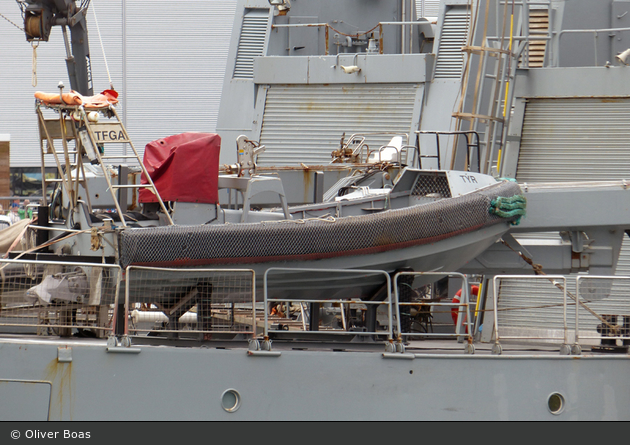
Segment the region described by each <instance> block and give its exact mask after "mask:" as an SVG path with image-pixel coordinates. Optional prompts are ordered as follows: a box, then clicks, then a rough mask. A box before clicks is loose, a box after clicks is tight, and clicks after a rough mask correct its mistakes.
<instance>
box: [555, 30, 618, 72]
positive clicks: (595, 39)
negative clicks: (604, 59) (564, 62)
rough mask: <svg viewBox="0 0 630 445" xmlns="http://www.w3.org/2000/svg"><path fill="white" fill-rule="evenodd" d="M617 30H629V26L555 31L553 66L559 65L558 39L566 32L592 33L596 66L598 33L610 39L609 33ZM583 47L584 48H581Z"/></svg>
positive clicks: (597, 60)
mask: <svg viewBox="0 0 630 445" xmlns="http://www.w3.org/2000/svg"><path fill="white" fill-rule="evenodd" d="M617 32H620V33H621V32H630V28H600V29H563V30H562V31H559V32H555V33H554V35H556V36H557V39H556V42H555V48H554V50H553V54H552V60H553V65H552V66H554V67H557V66H560V40H561V39H562V37H563V36H565V35H567V34H592V35H593V56H594V58H595V64H594V65H593V66H598V64H599V54H598V48H597V47H598V43H599V42H598V38H599V35H600V34H603V35H604V36H605V37H606V38H607V44H608V40H610V37H611V35H610V33H617ZM582 49H584V48H582Z"/></svg>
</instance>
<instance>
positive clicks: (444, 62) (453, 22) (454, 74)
mask: <svg viewBox="0 0 630 445" xmlns="http://www.w3.org/2000/svg"><path fill="white" fill-rule="evenodd" d="M469 22H470V13H469V11H467V10H466V8H465V7H454V8H451V9H449V10H448V11H446V14H445V16H444V22H443V25H442V30H441V32H440V38H439V39H440V43H439V45H438V53H437V59H436V62H435V78H436V79H440V78H456V79H459V77H460V76H461V74H462V68H463V66H464V56H463V53H462V46H464V45H465V44H466V39H467V37H468V26H469Z"/></svg>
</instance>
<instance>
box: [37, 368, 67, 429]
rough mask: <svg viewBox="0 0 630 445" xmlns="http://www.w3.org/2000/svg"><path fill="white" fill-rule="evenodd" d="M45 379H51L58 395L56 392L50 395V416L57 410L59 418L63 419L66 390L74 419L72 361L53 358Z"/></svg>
mask: <svg viewBox="0 0 630 445" xmlns="http://www.w3.org/2000/svg"><path fill="white" fill-rule="evenodd" d="M43 380H46V381H49V382H50V384H51V386H52V388H53V390H55V391H56V397H55V394H54V393H52V394H51V397H50V412H49V416H51V414H52V413H53V412H55V413H56V414H57V416H58V420H62V419H63V408H64V406H63V402H64V392H67V395H68V399H67V400H68V403H69V406H68V408H69V410H70V420H72V400H73V398H72V383H73V382H72V362H69V363H60V362H59V360H58V359H57V358H55V359H53V360H51V361H50V363H48V365H47V366H46V369H45V371H44V378H43Z"/></svg>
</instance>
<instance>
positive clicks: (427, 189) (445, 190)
mask: <svg viewBox="0 0 630 445" xmlns="http://www.w3.org/2000/svg"><path fill="white" fill-rule="evenodd" d="M411 196H414V197H416V198H421V197H422V198H424V197H427V198H435V197H439V198H450V197H451V189H450V187H449V185H448V179H447V178H446V176H445V175H434V174H430V175H418V179H417V180H416V184H415V185H414V186H413V190H412V191H411Z"/></svg>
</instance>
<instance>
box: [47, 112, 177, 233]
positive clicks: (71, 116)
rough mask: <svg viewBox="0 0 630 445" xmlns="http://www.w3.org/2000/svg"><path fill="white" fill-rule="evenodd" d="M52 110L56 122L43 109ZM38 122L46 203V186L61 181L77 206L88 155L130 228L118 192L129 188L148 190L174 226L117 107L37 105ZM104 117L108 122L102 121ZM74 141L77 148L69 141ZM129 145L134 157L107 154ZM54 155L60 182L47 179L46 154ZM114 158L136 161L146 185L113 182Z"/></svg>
mask: <svg viewBox="0 0 630 445" xmlns="http://www.w3.org/2000/svg"><path fill="white" fill-rule="evenodd" d="M44 108H46V109H53V110H54V111H55V112H56V113H57V114H58V118H57V119H54V118H53V119H51V118H46V117H45V116H44V112H43V109H44ZM36 111H37V115H38V120H39V133H40V138H39V139H40V148H41V158H42V187H43V190H44V193H43V195H44V196H43V204H44V205H47V203H46V193H45V190H46V187H47V185H48V184H49V183H51V182H60V183H61V184H62V187H63V188H64V191H65V192H66V194H67V196H68V197H69V198H70V203H71V204H70V206H71V208H75V207H76V206H77V203H78V200H79V185H82V186H83V187H84V189H85V190H86V191H87V189H88V186H87V181H86V175H85V167H84V164H83V162H84V156H87V157H88V158H89V160H90V163H91V164H93V165H95V166H99V167H100V169H101V171H102V172H103V176H104V178H105V181H106V182H107V189H108V190H109V192H110V194H111V197H112V200H113V203H114V207H115V208H116V212H117V214H118V215H119V217H120V223H121V225H122V226H123V227H127V226H128V223H129V217H126V216H125V212H126V210H127V209H124V210H123V209H122V208H121V205H120V201H121V199H119V191H125V190H128V189H138V190H139V189H143V188H144V189H149V190H150V191H151V192H152V193H153V194H154V195H155V196H156V198H157V201H158V203H159V205H160V208H161V210H162V212H163V213H164V215H165V217H166V220H167V221H168V224H169V225H173V224H174V223H173V220H172V219H171V216H170V214H169V212H168V210H167V208H166V206H165V205H164V202H163V201H162V198H161V197H160V195H159V193H158V190H157V188H156V187H155V184H154V183H153V180H152V179H151V177H150V176H149V173H148V171H147V169H146V167H145V166H144V163H143V162H142V160H141V159H140V155H139V154H138V151H137V150H136V148H135V146H134V145H133V142H132V141H131V138H130V137H129V134H128V133H127V130H126V129H125V126H124V125H123V123H122V121H121V119H120V117H119V115H118V113H117V112H116V110H115V108H114V106H112V105H111V104H110V105H109V106H107V107H98V108H90V107H85V106H83V105H65V104H62V105H49V104H43V103H38V104H37V107H36ZM102 118H105V119H107V120H106V121H101V119H102ZM44 140H46V142H47V144H46V146H45V145H44ZM55 140H61V144H62V149H60V150H58V149H57V148H55V143H54V141H55ZM70 141H74V147H71V146H70V144H69V142H70ZM111 143H126V144H129V146H130V147H131V149H132V151H133V154H131V155H119V154H117V155H113V156H107V155H105V150H104V146H105V144H111ZM46 154H52V155H53V157H54V160H55V164H56V167H57V170H58V172H59V176H60V179H53V180H51V179H46V166H45V155H46ZM113 159H128V160H131V161H134V160H135V162H137V164H138V166H139V167H140V168H141V169H142V173H143V177H144V178H145V179H146V182H147V183H146V184H124V183H120V181H119V183H115V182H114V181H113V175H112V171H111V170H110V169H109V168H107V162H108V161H110V160H113ZM86 200H87V206H88V209H89V210H90V212H91V211H92V205H91V203H90V198H89V193H87V194H86Z"/></svg>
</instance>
